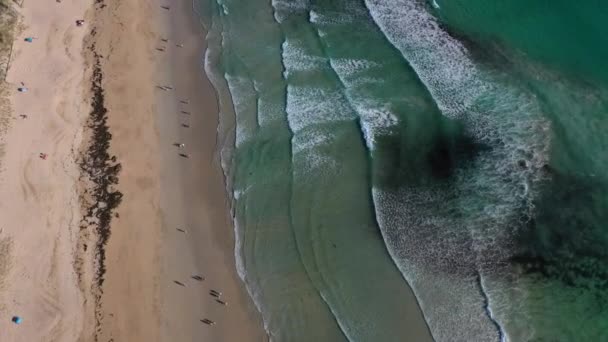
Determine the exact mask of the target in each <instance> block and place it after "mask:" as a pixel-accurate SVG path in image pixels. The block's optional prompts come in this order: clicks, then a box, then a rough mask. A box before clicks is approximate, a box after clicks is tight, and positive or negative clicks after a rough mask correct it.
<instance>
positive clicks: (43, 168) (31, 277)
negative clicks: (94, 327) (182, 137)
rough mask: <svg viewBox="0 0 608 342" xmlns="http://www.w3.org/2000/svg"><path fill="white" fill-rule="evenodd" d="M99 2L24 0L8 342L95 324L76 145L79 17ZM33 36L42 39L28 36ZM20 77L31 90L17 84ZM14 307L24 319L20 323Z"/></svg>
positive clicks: (5, 312) (2, 320) (59, 335)
mask: <svg viewBox="0 0 608 342" xmlns="http://www.w3.org/2000/svg"><path fill="white" fill-rule="evenodd" d="M91 3H92V2H89V1H75V0H73V1H65V2H64V3H62V4H58V3H56V2H55V1H53V2H50V1H49V2H47V3H46V4H45V5H41V4H39V3H35V2H34V1H27V0H26V1H25V3H24V7H23V8H22V9H21V11H20V12H21V13H22V15H23V27H24V30H23V32H22V34H21V35H20V36H18V37H17V38H16V40H15V43H14V54H13V60H12V63H11V67H10V69H9V71H8V74H7V82H8V84H7V87H8V88H9V90H10V93H11V95H10V100H11V103H12V108H13V110H12V113H11V114H9V113H4V114H3V115H11V116H12V118H13V120H12V123H11V128H10V130H9V131H8V132H7V133H5V135H4V136H3V142H4V150H5V154H4V156H3V158H2V161H1V162H0V163H1V164H0V165H1V166H2V172H1V174H0V194H2V199H1V200H0V218H1V221H0V229H2V232H1V233H0V240H2V241H3V243H2V245H3V246H4V247H2V248H0V249H2V250H3V251H2V255H1V256H0V257H1V258H2V260H3V261H2V262H5V263H6V264H7V265H8V267H7V269H6V272H5V273H6V274H5V275H4V276H3V277H2V278H3V279H2V283H3V284H2V285H3V286H2V289H1V290H0V334H1V337H0V339H1V340H2V341H3V342H4V341H77V340H78V338H79V336H80V334H81V333H82V332H83V331H84V330H83V329H85V326H87V324H90V323H91V318H92V317H90V316H86V315H84V314H83V313H84V310H85V307H86V305H85V297H86V294H85V293H83V292H82V291H80V288H79V282H78V277H77V273H76V269H75V262H76V260H77V254H78V253H77V250H76V241H77V240H78V232H79V221H80V218H81V212H80V207H79V204H78V198H79V197H78V183H77V180H78V177H79V174H80V171H79V167H78V165H77V164H76V163H75V160H76V158H75V156H76V154H75V151H77V150H78V147H79V145H80V142H81V140H82V139H81V137H82V131H83V129H82V127H83V124H84V122H85V120H86V117H87V113H88V112H89V106H88V105H87V104H86V102H85V101H83V99H84V96H83V95H84V92H83V91H84V89H85V88H84V86H85V84H86V81H85V78H84V71H83V70H84V64H85V61H84V58H83V56H82V54H81V51H82V40H83V37H84V35H85V33H86V32H87V28H86V27H76V25H75V23H74V21H75V20H76V19H78V18H80V17H82V16H83V15H84V13H85V11H86V9H87V7H88V6H89V5H90V4H91ZM27 36H33V37H36V39H35V40H34V42H33V43H27V42H25V41H24V38H25V37H27ZM20 82H24V83H25V86H26V87H27V88H28V89H29V91H28V92H26V93H19V92H17V88H18V87H20V86H21V84H20ZM22 114H24V115H27V116H28V117H27V118H26V119H22V118H20V115H22ZM40 153H46V154H48V158H47V159H46V160H43V159H41V158H39V154H40ZM12 315H20V316H22V317H23V323H22V324H21V325H15V324H12V323H11V321H10V319H11V316H12Z"/></svg>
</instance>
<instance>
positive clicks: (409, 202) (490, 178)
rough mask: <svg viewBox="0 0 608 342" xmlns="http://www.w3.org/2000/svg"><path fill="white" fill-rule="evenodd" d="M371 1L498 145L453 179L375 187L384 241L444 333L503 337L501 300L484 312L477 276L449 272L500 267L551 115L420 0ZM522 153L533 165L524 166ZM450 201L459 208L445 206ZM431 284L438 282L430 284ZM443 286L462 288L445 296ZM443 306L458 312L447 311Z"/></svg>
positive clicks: (454, 103)
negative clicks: (485, 63) (432, 184)
mask: <svg viewBox="0 0 608 342" xmlns="http://www.w3.org/2000/svg"><path fill="white" fill-rule="evenodd" d="M366 5H367V8H368V10H369V11H370V13H371V15H372V17H373V19H374V20H375V22H376V23H377V25H378V26H379V27H380V29H381V30H382V31H383V32H384V34H385V35H386V37H387V38H388V40H389V41H390V42H391V43H392V44H393V45H394V46H395V47H396V48H397V49H399V51H400V52H401V53H402V55H403V56H404V57H405V59H406V60H407V61H408V62H409V64H410V65H411V66H412V68H413V69H414V70H415V71H416V73H417V74H418V76H419V78H420V80H421V81H422V82H423V83H424V85H425V86H426V88H427V89H428V91H429V92H430V93H431V95H432V96H433V99H434V100H435V102H436V103H437V105H438V107H439V109H440V110H441V111H442V113H443V114H444V115H446V116H448V117H451V118H459V119H461V120H462V122H463V123H464V125H465V128H466V129H467V132H468V134H471V135H472V136H473V138H474V139H475V140H476V142H478V143H481V144H486V145H488V146H489V147H490V150H489V151H487V152H482V153H480V154H479V155H478V156H476V158H475V159H474V160H473V162H472V163H471V164H470V165H468V166H467V167H466V168H463V169H460V170H458V171H457V173H456V174H455V176H454V179H456V182H455V183H454V184H452V185H451V187H450V188H445V189H439V191H437V189H424V188H423V189H412V188H404V189H400V190H396V192H394V193H391V191H390V190H386V189H378V188H375V189H374V201H375V203H376V210H377V217H378V220H379V222H380V225H381V227H382V231H383V233H384V237H385V241H386V242H387V245H388V246H389V251H390V253H391V255H392V256H393V257H394V259H395V260H396V262H397V264H398V266H399V268H400V269H401V270H402V272H403V274H404V275H405V277H406V279H407V280H408V281H409V282H410V284H412V285H413V287H414V289H415V291H416V294H417V296H418V297H419V299H420V301H421V305H422V307H423V309H424V311H425V315H426V316H427V319H428V321H429V326H430V327H431V330H432V331H433V334H434V337H435V338H436V339H437V340H484V341H486V340H487V341H490V340H496V339H497V337H498V334H497V333H496V331H495V326H494V325H493V323H492V322H491V319H490V317H488V316H487V312H491V313H492V316H494V315H495V310H496V307H494V301H492V300H490V304H489V305H490V307H489V308H488V311H487V312H485V310H484V305H483V303H484V299H483V297H482V296H481V294H480V292H479V289H478V288H477V287H476V286H472V285H471V284H472V283H474V279H473V278H471V279H470V280H469V281H470V282H472V283H471V284H468V283H466V282H465V283H457V282H455V281H454V278H453V277H451V276H450V275H449V272H455V273H458V271H450V268H453V267H454V266H455V265H458V266H457V267H463V270H462V271H461V272H464V273H465V274H466V272H479V274H480V276H481V277H482V281H485V277H490V276H491V275H492V274H494V272H496V271H497V269H498V267H499V266H497V265H493V264H492V262H495V261H497V260H501V258H506V257H508V256H509V253H510V250H509V246H510V243H511V242H510V239H511V229H513V223H512V222H513V221H514V219H515V218H517V217H518V215H521V214H522V211H523V212H525V211H526V210H528V211H531V210H533V209H532V208H533V207H532V204H531V203H532V201H533V198H534V195H535V192H536V191H537V190H536V189H537V185H538V182H539V181H540V179H541V175H542V172H540V168H541V167H542V165H544V164H545V163H546V160H547V150H548V145H549V141H548V139H549V138H548V133H547V125H548V123H547V122H546V121H545V120H544V119H542V112H541V109H540V106H539V105H538V103H537V101H536V99H535V98H534V97H533V96H530V95H528V94H526V93H525V91H524V90H520V89H517V88H516V87H514V86H512V85H509V82H508V79H507V78H506V77H505V76H504V75H500V74H493V73H491V72H489V71H486V70H484V69H483V68H482V67H478V66H477V65H476V64H475V63H474V62H473V61H472V60H471V59H470V57H469V55H468V52H467V51H466V49H465V48H464V46H463V45H462V44H461V43H460V42H458V41H457V40H455V39H453V38H452V37H450V36H449V35H448V34H447V33H446V32H444V31H443V30H441V29H440V28H439V25H438V24H437V22H436V21H435V20H434V18H433V17H432V16H431V15H430V14H428V13H427V12H426V11H425V9H424V7H423V4H421V2H419V1H413V0H391V1H381V0H366ZM520 161H523V162H524V163H525V164H526V165H527V168H525V169H524V168H521V166H519V165H518V163H520ZM522 206H523V207H522ZM525 206H528V208H525ZM442 208H451V210H453V211H457V212H459V213H460V215H456V216H454V214H453V213H451V212H441V210H442ZM421 231H428V232H429V234H432V235H431V236H432V238H431V239H428V240H427V238H428V236H426V235H424V234H423V235H420V234H418V232H421ZM420 239H424V240H423V241H421V240H420ZM412 240H413V241H417V242H418V244H416V243H413V242H412ZM418 246H424V249H420V248H418ZM429 249H431V251H429ZM433 250H439V251H441V252H440V253H443V255H440V254H436V253H435V252H432V251H433ZM467 250H468V252H467V253H464V254H463V253H462V252H461V251H467ZM442 263H446V265H445V266H441V265H442ZM448 265H452V266H450V267H447V266H448ZM446 267H447V268H446ZM436 269H440V270H442V271H437V270H436ZM467 270H468V271H467ZM442 272H448V274H445V275H442ZM423 279H426V281H421V280H423ZM428 281H430V283H429V282H428ZM418 284H419V285H418ZM429 284H433V285H432V286H431V288H429V287H428V286H429ZM441 293H456V294H459V295H460V296H462V297H442V296H441ZM462 298H466V299H467V301H468V302H469V303H474V305H472V306H471V307H470V308H467V310H462V311H460V310H461V308H458V307H457V306H455V304H456V303H458V302H460V301H462ZM438 305H439V306H440V307H439V308H438V307H437V306H438ZM441 307H454V310H456V311H453V312H450V313H449V314H447V313H445V312H443V311H442V309H441ZM476 312H477V314H475V313H476ZM471 314H475V315H480V318H479V319H477V320H472V319H470V317H469V316H467V315H471ZM496 316H497V317H498V318H497V320H498V321H500V318H501V317H500V316H499V315H498V314H497V315H496ZM475 324H478V325H479V326H474V325H475ZM480 336H485V337H483V338H480Z"/></svg>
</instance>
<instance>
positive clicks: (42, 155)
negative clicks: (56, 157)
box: [38, 152, 48, 160]
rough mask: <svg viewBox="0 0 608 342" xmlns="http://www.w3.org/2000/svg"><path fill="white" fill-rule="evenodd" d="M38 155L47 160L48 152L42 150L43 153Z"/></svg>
mask: <svg viewBox="0 0 608 342" xmlns="http://www.w3.org/2000/svg"><path fill="white" fill-rule="evenodd" d="M38 157H40V159H42V160H46V157H48V154H46V153H42V152H41V153H40V154H39V155H38Z"/></svg>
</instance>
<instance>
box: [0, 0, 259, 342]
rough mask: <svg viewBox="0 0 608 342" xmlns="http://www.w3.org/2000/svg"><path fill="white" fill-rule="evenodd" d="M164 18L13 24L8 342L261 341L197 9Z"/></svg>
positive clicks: (96, 11)
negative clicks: (221, 155)
mask: <svg viewBox="0 0 608 342" xmlns="http://www.w3.org/2000/svg"><path fill="white" fill-rule="evenodd" d="M161 5H163V4H159V3H156V2H154V3H150V2H148V1H144V0H128V1H121V2H111V1H108V0H105V1H95V3H93V1H77V0H63V1H61V2H55V1H52V2H51V1H49V2H47V3H44V4H39V3H36V4H35V3H33V2H28V1H27V0H26V1H25V2H24V3H23V7H22V8H20V9H19V11H20V13H21V15H22V24H23V25H22V26H23V31H22V33H21V34H20V36H18V37H16V39H15V43H14V53H13V58H12V61H11V64H10V69H9V72H8V75H7V87H8V89H9V92H10V102H11V104H12V112H11V113H4V114H3V115H9V116H10V129H8V131H7V132H6V133H4V134H3V137H2V138H3V139H2V141H3V145H4V146H3V148H4V156H3V157H2V159H1V161H0V166H1V169H2V171H1V174H0V193H2V196H4V200H2V201H0V214H1V217H2V221H1V222H0V313H1V317H2V319H1V320H0V331H2V333H1V338H0V340H2V341H195V340H196V341H199V340H205V341H206V340H210V341H264V340H266V339H267V338H266V335H265V333H264V330H263V328H262V323H261V319H260V318H259V315H258V313H257V312H256V310H255V308H254V306H253V304H252V302H251V300H250V299H249V298H248V297H247V295H246V293H245V290H244V287H243V285H242V284H241V282H240V280H239V278H238V276H237V274H236V269H235V263H234V252H233V251H234V243H233V230H232V227H231V221H230V216H229V213H228V202H227V200H226V196H225V187H224V184H223V178H222V173H221V170H220V167H219V160H218V154H217V151H215V142H216V127H217V112H218V110H217V104H216V99H215V96H214V91H213V88H212V87H211V85H210V83H209V82H208V80H207V79H206V78H205V76H204V73H203V70H202V65H203V56H204V45H203V38H204V32H203V31H202V28H201V26H200V24H199V23H198V22H197V20H196V18H195V17H194V14H193V13H192V11H191V3H190V2H189V1H180V2H178V3H171V5H170V6H171V7H170V9H164V8H161ZM78 19H84V20H85V23H84V25H83V26H77V25H76V24H75V21H76V20H78ZM26 37H34V38H35V39H33V41H32V42H31V43H29V42H26V41H24V38H26ZM163 39H166V40H167V41H163ZM177 44H180V45H181V47H180V46H177ZM182 44H183V45H182ZM21 82H23V84H21ZM158 86H169V87H170V88H171V89H168V88H165V89H164V90H163V89H160V88H159V87H158ZM19 87H27V90H28V91H27V92H18V91H17V88H19ZM186 99H187V100H186ZM180 100H183V103H182V102H180ZM23 115H24V116H23ZM184 125H185V126H184ZM110 137H111V139H110ZM175 143H181V144H185V146H184V147H183V149H181V150H179V149H178V147H177V146H174V144H175ZM179 153H184V154H187V156H188V158H185V157H183V156H180V155H179ZM115 177H117V178H115ZM119 202H120V203H119ZM115 205H118V206H117V207H116V208H114V206H115ZM178 228H179V229H181V230H183V231H184V232H181V231H179V230H178ZM197 275H198V276H200V277H201V278H204V280H197V279H194V278H192V276H197ZM212 289H214V290H217V291H219V292H221V293H222V294H221V296H220V297H221V298H220V301H221V302H223V303H226V304H227V305H223V304H222V303H220V302H218V301H216V298H215V297H212V296H210V295H209V291H210V290H212ZM15 315H18V316H20V317H21V318H22V319H23V321H22V323H21V324H19V325H17V324H14V323H12V322H11V317H13V316H15ZM203 319H209V320H212V321H214V322H215V323H216V324H215V325H212V326H211V325H207V324H204V323H203V322H201V320H203ZM235 327H238V329H235Z"/></svg>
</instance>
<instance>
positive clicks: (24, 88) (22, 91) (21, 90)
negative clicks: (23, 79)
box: [17, 87, 29, 93]
mask: <svg viewBox="0 0 608 342" xmlns="http://www.w3.org/2000/svg"><path fill="white" fill-rule="evenodd" d="M28 90H29V89H27V87H19V88H17V91H18V92H20V93H27V91H28Z"/></svg>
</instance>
